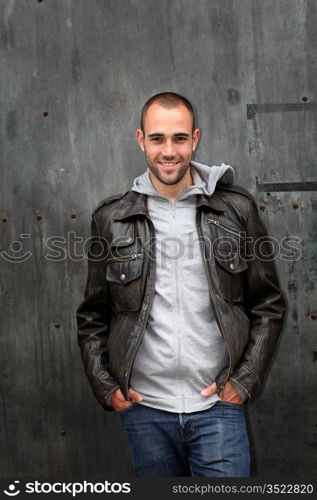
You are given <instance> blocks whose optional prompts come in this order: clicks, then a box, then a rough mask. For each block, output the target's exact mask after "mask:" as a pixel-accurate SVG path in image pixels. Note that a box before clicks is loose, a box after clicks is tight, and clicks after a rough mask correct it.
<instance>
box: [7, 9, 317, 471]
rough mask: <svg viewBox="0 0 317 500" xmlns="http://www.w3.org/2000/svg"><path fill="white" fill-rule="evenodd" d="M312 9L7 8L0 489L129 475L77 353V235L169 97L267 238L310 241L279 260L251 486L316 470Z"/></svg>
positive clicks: (119, 185)
mask: <svg viewBox="0 0 317 500" xmlns="http://www.w3.org/2000/svg"><path fill="white" fill-rule="evenodd" d="M316 8H317V5H316V2H315V1H314V0H262V1H261V0H221V1H220V0H159V1H158V0H43V1H42V2H39V1H37V0H0V50H1V52H0V54H1V59H0V65H1V66H0V72H1V80H0V85H1V87H0V106H1V113H0V120H1V137H0V141H1V143H0V155H1V156H0V166H1V198H0V217H1V218H2V222H1V219H0V231H1V232H0V242H1V248H0V251H1V259H0V266H1V271H0V272H1V284H0V294H1V308H0V314H1V318H0V325H1V338H0V342H1V349H0V384H1V397H2V400H1V412H0V415H1V416H0V442H1V456H0V474H1V475H2V476H8V475H12V476H27V475H35V476H38V477H40V476H42V477H43V476H46V477H50V476H55V477H61V476H65V477H66V476H67V477H72V476H80V475H86V476H90V477H96V476H98V475H99V476H100V475H105V474H106V475H107V478H108V479H110V478H119V477H122V476H123V475H124V477H128V476H132V475H133V471H132V467H131V464H130V458H129V451H128V447H127V441H126V437H125V435H124V433H123V430H122V428H121V424H120V421H119V418H118V415H115V414H109V413H105V412H104V411H103V410H102V409H101V407H99V405H98V404H97V402H96V401H95V399H94V397H93V395H92V393H91V391H90V388H89V386H88V381H87V380H86V378H85V375H84V373H83V367H82V365H81V360H80V357H79V349H78V347H77V340H76V321H75V311H76V308H77V306H78V304H79V303H80V301H81V300H82V298H83V290H84V285H85V280H86V264H87V262H86V259H85V258H84V257H83V256H82V250H83V248H82V243H81V242H80V241H79V243H77V245H75V243H76V242H75V241H74V237H83V238H87V237H88V236H89V231H90V214H91V211H92V209H93V208H94V207H95V206H96V205H97V203H98V202H99V201H100V200H102V199H103V198H105V197H106V196H108V195H110V194H114V193H118V192H122V191H124V190H126V189H128V188H129V187H130V186H131V183H132V180H133V178H134V177H135V176H136V175H138V174H140V173H142V172H143V171H144V169H145V163H144V158H143V156H142V154H141V153H140V152H139V150H138V147H137V145H136V142H135V139H134V131H135V129H136V128H137V126H138V120H139V113H140V109H141V107H142V105H143V103H144V102H145V100H146V99H147V98H148V97H150V96H151V95H153V94H154V93H157V92H160V91H164V90H172V91H176V92H179V93H183V94H185V95H186V96H187V97H189V98H190V99H191V100H192V101H193V103H194V105H195V108H196V110H197V113H198V115H199V126H200V127H201V128H202V138H201V143H200V146H199V148H198V151H197V153H196V159H197V160H199V161H202V162H206V163H209V164H219V163H221V162H225V163H230V164H232V165H234V166H235V167H236V171H237V184H240V185H243V186H245V187H246V188H248V189H249V190H250V191H251V192H252V193H253V194H254V196H255V197H256V199H257V201H258V204H259V206H260V205H261V208H262V210H261V214H262V216H263V219H264V220H265V222H266V224H267V226H268V228H269V231H270V233H271V234H272V235H274V236H275V237H276V238H277V240H280V239H281V238H283V237H297V238H302V241H301V243H300V245H299V246H298V248H299V250H300V252H301V257H300V258H299V259H298V260H294V259H291V260H279V261H278V268H279V270H280V277H281V282H282V285H283V288H284V290H285V291H286V295H287V298H288V304H289V318H288V322H287V325H286V328H285V330H284V333H283V336H282V338H281V341H280V343H279V349H278V352H277V355H276V357H275V360H274V363H273V365H272V368H271V370H270V373H269V377H268V381H267V383H266V385H265V388H264V390H263V392H262V394H261V397H259V398H257V399H255V400H254V401H253V402H252V404H249V406H248V418H249V425H250V433H251V436H252V449H253V454H254V473H255V474H258V475H261V476H264V475H272V476H274V475H276V476H280V475H288V476H290V475H297V476H304V475H309V474H314V473H315V471H316V465H317V459H316V446H317V438H316V433H317V428H316V426H317V423H316V422H317V420H316V396H315V395H316V359H317V338H316V320H315V319H313V318H314V317H315V316H314V314H313V313H314V312H316V310H317V302H316V290H315V284H316V269H317V267H316V236H317V228H316V222H315V221H316V208H317V199H316V192H315V191H316V180H317V174H316V121H315V117H316V114H315V113H316V105H315V104H314V103H316V101H317V99H316V97H317V96H316V91H317V89H316V82H317V78H316V77H317V69H316V24H317V19H316V17H317V16H316ZM252 105H256V106H252ZM260 105H261V106H260ZM272 183H274V184H273V185H270V184H272ZM276 183H281V184H279V185H278V186H277V185H276ZM53 236H58V237H59V243H58V245H59V247H60V249H59V253H58V251H57V250H56V251H55V252H53V251H52V250H50V249H49V248H48V247H47V243H48V241H49V238H51V237H53ZM56 246H57V244H56ZM53 254H54V257H55V259H53V260H52V258H50V259H48V258H47V257H49V256H52V255H53Z"/></svg>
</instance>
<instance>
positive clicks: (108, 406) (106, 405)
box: [102, 385, 120, 411]
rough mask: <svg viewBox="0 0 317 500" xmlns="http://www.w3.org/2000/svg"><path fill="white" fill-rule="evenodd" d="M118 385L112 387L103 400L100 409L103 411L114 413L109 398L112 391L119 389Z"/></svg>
mask: <svg viewBox="0 0 317 500" xmlns="http://www.w3.org/2000/svg"><path fill="white" fill-rule="evenodd" d="M119 387H120V386H119V385H117V386H116V387H114V388H113V389H112V390H111V391H110V392H109V393H108V394H107V396H106V397H105V399H104V402H103V404H102V407H103V409H104V410H107V411H115V410H114V408H113V406H112V405H111V398H112V394H113V393H114V391H116V390H117V389H119Z"/></svg>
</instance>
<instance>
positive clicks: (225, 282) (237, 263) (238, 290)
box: [207, 218, 248, 302]
mask: <svg viewBox="0 0 317 500" xmlns="http://www.w3.org/2000/svg"><path fill="white" fill-rule="evenodd" d="M207 223H208V224H212V225H213V226H214V227H215V226H216V227H215V231H216V235H217V237H216V238H215V240H214V244H213V254H214V257H215V261H216V264H217V271H218V277H219V286H220V291H221V293H222V296H223V298H224V299H225V300H226V301H227V302H242V301H243V296H244V294H243V291H244V276H245V274H244V271H246V270H247V268H248V263H247V261H246V259H245V258H244V255H245V249H244V236H243V234H244V233H242V232H241V231H239V229H238V228H234V227H231V226H228V225H226V224H223V223H221V222H220V221H217V220H214V219H212V218H208V219H207Z"/></svg>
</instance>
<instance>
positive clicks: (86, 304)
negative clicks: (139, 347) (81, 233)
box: [76, 214, 119, 410]
mask: <svg viewBox="0 0 317 500" xmlns="http://www.w3.org/2000/svg"><path fill="white" fill-rule="evenodd" d="M106 256H107V245H106V242H105V240H104V239H103V238H101V237H100V234H99V230H98V225H97V221H96V216H95V214H93V216H92V222H91V239H90V244H89V249H88V275H87V283H86V288H85V292H84V300H83V302H82V303H81V304H80V306H79V307H78V309H77V312H76V317H77V339H78V344H79V347H80V350H81V357H82V361H83V364H84V367H85V372H86V375H87V377H88V380H89V382H90V385H91V388H92V390H93V393H94V395H95V397H96V398H97V400H98V402H99V403H100V404H101V405H102V406H103V408H104V409H106V410H112V407H111V406H109V404H108V403H109V400H110V398H109V396H110V394H111V393H112V392H113V391H114V390H115V389H117V388H118V387H119V384H118V383H117V382H116V380H115V379H114V378H113V377H112V376H111V374H110V373H109V369H108V368H109V355H108V349H107V340H108V334H109V324H110V318H111V307H110V297H109V290H108V285H107V282H106V280H105V258H106ZM106 399H107V401H106Z"/></svg>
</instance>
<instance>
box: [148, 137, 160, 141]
mask: <svg viewBox="0 0 317 500" xmlns="http://www.w3.org/2000/svg"><path fill="white" fill-rule="evenodd" d="M162 140H163V138H162V137H152V138H151V142H162Z"/></svg>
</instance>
